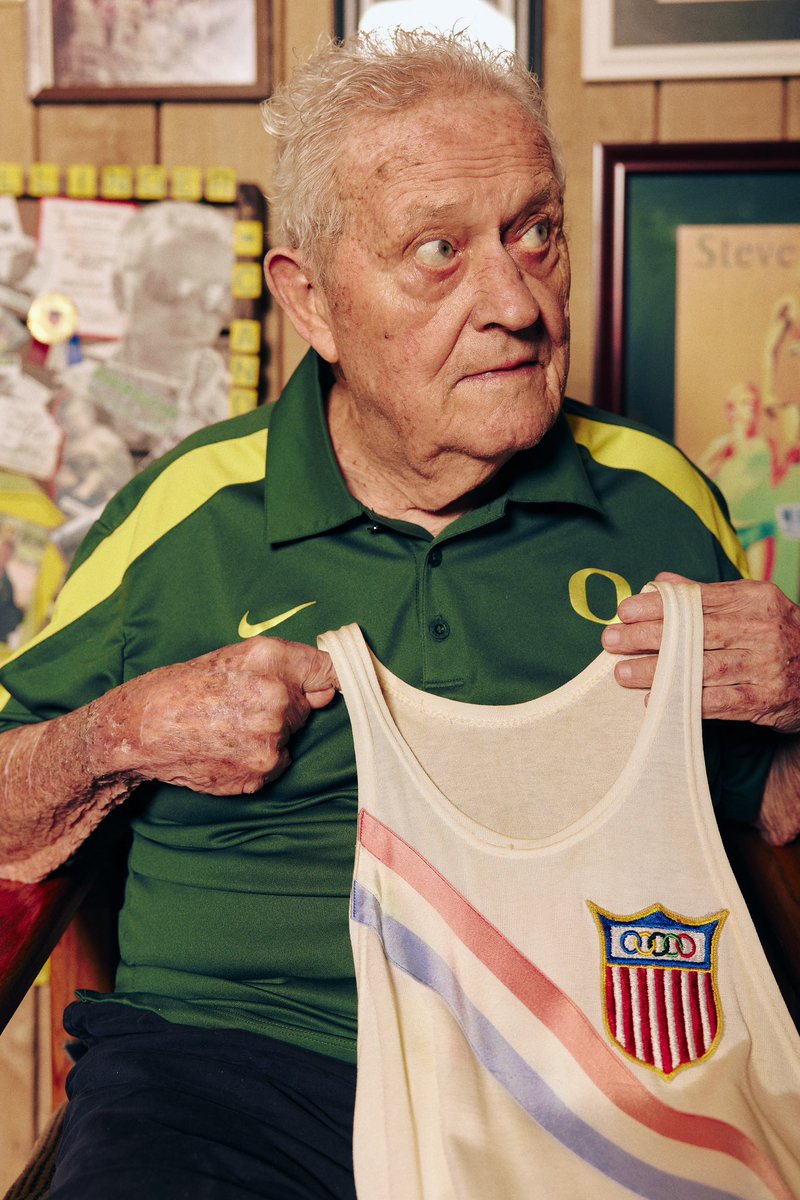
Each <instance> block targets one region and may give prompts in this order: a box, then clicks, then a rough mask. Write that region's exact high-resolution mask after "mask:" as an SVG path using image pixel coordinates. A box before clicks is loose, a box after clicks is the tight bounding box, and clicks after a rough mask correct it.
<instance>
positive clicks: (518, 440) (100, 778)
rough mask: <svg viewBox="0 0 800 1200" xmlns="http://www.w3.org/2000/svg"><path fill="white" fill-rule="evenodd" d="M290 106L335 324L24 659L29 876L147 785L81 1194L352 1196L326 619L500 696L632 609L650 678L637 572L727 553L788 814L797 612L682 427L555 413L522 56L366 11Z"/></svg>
mask: <svg viewBox="0 0 800 1200" xmlns="http://www.w3.org/2000/svg"><path fill="white" fill-rule="evenodd" d="M266 118H267V123H268V127H269V128H270V129H271V130H272V132H273V133H274V134H275V135H276V136H277V137H278V139H279V146H280V154H279V162H278V167H277V173H276V184H275V192H276V194H275V206H274V213H273V215H274V217H275V218H276V220H277V222H278V228H279V231H280V238H281V239H282V240H283V242H284V244H282V245H279V246H277V247H276V248H275V249H273V250H271V251H270V253H269V255H268V257H267V264H266V270H267V277H268V280H269V284H270V288H271V290H272V292H273V294H274V295H275V296H276V298H277V299H278V301H279V302H280V304H281V305H282V306H283V307H284V308H285V309H286V311H287V312H288V313H289V315H290V317H291V318H292V320H293V322H294V323H295V325H296V327H297V329H298V330H299V331H300V333H301V334H302V335H303V336H304V337H305V338H306V339H307V340H308V341H309V342H310V344H311V346H312V347H313V350H314V351H315V352H316V353H315V354H312V355H309V357H308V358H307V359H306V360H305V361H304V363H303V364H302V365H301V367H300V368H299V370H298V372H297V374H296V375H295V377H294V378H293V380H292V381H291V382H290V384H289V385H288V387H287V388H286V391H285V393H284V395H283V396H282V397H281V399H280V400H279V401H278V403H277V405H276V406H275V407H274V409H273V410H262V411H259V412H257V413H254V414H252V415H248V416H246V417H243V418H241V419H237V420H235V421H233V422H228V423H225V424H223V425H222V426H217V427H215V428H212V429H211V430H208V431H205V432H203V433H199V434H196V435H194V436H193V437H192V438H191V439H190V440H189V441H188V442H187V443H185V444H184V445H183V446H182V447H180V448H179V449H178V450H176V451H173V452H172V453H171V454H170V455H169V456H168V457H167V458H166V459H164V460H163V461H162V462H161V463H160V464H157V465H156V466H155V467H153V468H150V469H149V470H148V471H147V472H145V473H144V475H143V476H141V477H139V478H138V479H136V480H134V481H133V483H132V484H130V485H129V486H128V487H127V488H126V489H125V490H124V491H123V492H122V493H121V494H120V496H118V497H117V498H116V499H115V500H114V501H112V503H111V504H110V506H109V508H108V509H107V511H106V514H105V515H104V517H103V518H102V520H101V521H100V522H99V524H98V526H97V527H96V528H95V530H94V531H93V532H92V533H91V534H90V536H89V538H88V539H87V542H86V543H85V545H84V547H83V548H82V550H81V551H80V553H79V555H78V558H77V559H76V563H75V566H74V568H73V571H72V574H71V577H70V580H69V581H68V583H67V584H66V586H65V588H64V591H63V593H62V596H61V599H60V602H59V605H58V607H57V610H56V612H55V614H54V617H53V621H52V623H51V626H50V627H49V629H48V630H47V631H46V632H45V633H44V634H43V635H42V636H41V637H40V638H39V639H38V641H37V642H35V643H34V644H32V645H31V646H30V648H29V649H27V650H26V651H25V652H24V653H22V654H20V655H19V656H18V657H17V658H16V659H15V660H14V661H12V662H11V663H10V664H9V665H8V666H7V667H6V669H5V671H4V682H5V686H6V687H7V689H8V693H9V695H8V698H7V701H6V704H5V708H4V710H3V714H2V715H3V719H4V721H5V724H6V725H7V726H9V727H11V726H19V727H20V728H16V729H10V731H9V732H7V733H5V734H4V735H3V737H2V739H1V740H0V746H2V748H3V751H4V754H5V759H4V767H3V773H2V780H3V786H4V793H3V795H4V799H3V804H4V816H3V832H2V850H3V859H4V863H5V873H6V875H7V876H9V877H12V878H19V879H32V878H37V877H40V876H42V875H44V874H46V873H47V872H49V871H51V870H53V869H54V868H56V867H57V866H58V865H59V864H60V863H62V862H63V861H64V860H65V859H66V858H68V857H69V856H70V855H72V854H73V853H74V852H75V850H76V849H77V848H78V846H79V845H80V844H81V843H82V842H83V841H84V839H85V838H86V837H87V836H88V835H89V833H90V832H91V831H92V830H93V829H94V828H95V827H96V826H97V825H98V824H99V823H100V822H101V820H102V819H103V817H104V816H105V815H106V814H107V813H109V811H110V810H111V809H113V808H115V807H116V806H118V805H119V804H120V803H121V802H122V801H124V800H125V799H126V798H127V797H128V796H130V795H131V793H132V792H134V791H136V796H135V798H134V799H133V801H132V807H131V825H132V828H133V844H132V849H131V855H130V863H129V875H128V884H127V892H126V899H125V904H124V907H123V911H122V914H121V920H120V944H121V963H120V968H119V972H118V977H117V985H116V992H115V994H114V995H113V996H106V997H98V996H95V995H91V996H88V997H84V998H83V999H82V1000H81V1001H80V1002H79V1003H77V1004H74V1005H71V1006H70V1009H69V1010H68V1017H67V1025H68V1028H69V1029H70V1030H71V1031H72V1032H73V1033H74V1034H75V1035H76V1036H77V1037H78V1038H79V1039H80V1040H81V1041H82V1042H83V1044H84V1045H85V1046H87V1047H88V1050H87V1051H86V1053H85V1054H84V1056H83V1057H82V1058H81V1059H80V1060H79V1062H78V1066H77V1067H76V1069H75V1071H74V1072H73V1077H72V1081H71V1094H72V1103H71V1105H70V1115H69V1116H68V1119H67V1127H66V1133H65V1137H64V1143H63V1146H62V1151H61V1157H60V1162H59V1168H58V1172H57V1176H56V1184H55V1186H54V1189H53V1191H52V1193H51V1195H53V1196H55V1197H58V1198H63V1197H72V1196H78V1195H80V1196H81V1197H82V1198H84V1200H85V1198H86V1197H93V1196H97V1197H100V1196H102V1197H104V1198H105V1197H107V1196H108V1195H112V1194H114V1195H118V1196H122V1195H128V1194H131V1195H133V1194H134V1192H135V1194H136V1195H137V1196H138V1195H141V1194H147V1195H152V1196H159V1197H161V1196H179V1195H203V1196H214V1197H226V1198H227V1197H240V1196H241V1197H243V1196H245V1195H253V1194H257V1195H261V1196H275V1197H281V1198H284V1197H289V1196H292V1197H300V1196H302V1197H322V1196H327V1197H334V1196H335V1197H344V1196H352V1194H353V1184H352V1178H351V1173H350V1136H351V1134H350V1130H351V1118H352V1101H353V1088H354V1066H353V1064H354V1061H355V989H354V985H353V977H352V976H353V967H352V960H351V956H350V950H349V944H348V933H347V896H348V892H349V886H350V879H351V873H352V861H353V844H354V836H355V831H354V820H355V812H356V779H355V765H354V760H353V749H352V743H351V739H350V733H349V725H348V721H347V715H346V712H345V711H344V708H343V705H342V704H341V702H334V697H335V690H336V686H337V680H336V678H335V676H334V673H333V671H332V667H331V664H330V660H329V659H328V657H327V656H326V655H325V654H323V653H321V652H320V651H318V650H315V649H313V648H312V646H313V644H314V641H315V638H316V636H317V635H318V634H319V633H320V632H321V631H323V630H325V629H328V628H331V627H334V628H335V627H337V626H339V625H342V624H344V623H347V622H358V623H359V624H360V625H361V627H362V629H363V630H364V632H365V634H366V636H367V638H368V639H369V642H370V643H371V645H372V647H373V649H374V650H375V652H376V654H377V655H378V656H379V658H381V659H382V660H383V661H384V662H385V663H387V665H388V666H389V667H390V669H391V670H393V671H395V672H396V673H397V674H399V675H400V676H402V677H403V678H404V679H406V680H407V681H408V682H409V683H411V684H412V685H414V686H416V687H420V688H423V689H426V690H428V691H433V692H437V693H440V694H442V695H445V696H449V697H452V698H455V699H459V700H464V701H468V702H481V703H485V704H501V703H512V702H516V701H520V700H525V699H529V698H531V697H535V696H538V695H541V694H543V693H546V692H548V691H550V690H552V689H553V688H555V687H557V686H559V685H560V684H562V683H563V682H565V681H566V680H568V679H570V678H571V677H572V676H574V675H575V674H576V673H577V672H579V671H580V670H581V669H582V668H583V667H584V666H585V665H586V664H587V663H588V662H589V661H590V660H591V659H592V658H594V657H595V656H596V654H597V652H598V650H599V646H600V639H599V637H598V634H599V632H600V628H602V627H603V626H605V632H604V635H603V638H604V644H605V645H606V646H607V647H608V648H609V649H612V650H614V651H619V652H622V653H627V652H644V653H643V656H642V658H641V659H640V660H637V661H634V662H631V661H626V662H625V663H624V665H621V666H620V668H619V679H620V682H621V683H623V684H625V685H626V686H630V687H635V688H643V689H646V688H647V687H648V685H649V683H650V680H651V678H652V674H653V664H654V661H655V660H654V654H655V652H656V651H657V649H658V645H659V639H660V617H661V613H660V607H659V604H660V602H659V598H658V596H657V595H650V594H647V595H644V596H638V595H633V594H632V593H635V592H638V591H639V590H640V589H641V588H642V586H643V585H644V584H645V583H646V582H647V581H648V580H649V579H651V578H652V577H653V576H654V575H655V574H656V573H657V572H658V571H659V570H662V569H667V570H670V571H673V572H674V571H678V572H681V573H683V574H685V575H688V576H691V577H693V578H696V579H698V580H701V581H703V583H704V584H705V585H706V586H704V587H703V602H704V606H705V610H706V614H707V617H706V644H707V648H708V649H707V655H706V684H707V686H706V689H705V695H706V699H705V702H704V704H705V710H706V713H707V715H708V716H709V717H721V718H724V719H725V720H723V721H721V722H719V723H714V725H713V726H712V731H713V736H711V737H710V738H709V767H710V770H711V772H712V774H713V778H714V784H715V788H716V791H717V794H718V796H719V798H720V803H721V804H723V805H725V806H726V807H727V810H728V811H729V812H734V813H736V814H738V815H740V816H750V817H752V818H755V817H756V815H757V813H758V807H759V801H760V796H761V790H762V788H763V784H764V780H765V778H767V773H768V772H769V774H768V778H767V802H766V803H765V806H764V808H763V809H762V810H761V811H762V817H761V819H762V821H763V823H764V824H765V825H766V826H767V827H768V829H769V830H770V831H771V836H773V837H775V838H780V839H786V838H789V837H791V836H793V835H794V833H795V832H796V830H797V828H798V813H797V811H796V808H793V807H792V797H793V796H794V791H793V783H792V780H793V779H794V780H796V778H797V773H796V772H797V763H796V757H795V755H796V739H794V738H792V737H790V736H788V735H789V734H791V732H792V731H796V730H797V729H798V727H800V682H799V681H798V671H797V662H798V656H799V655H800V614H798V611H797V610H796V608H794V607H793V606H792V605H791V604H790V603H789V602H788V601H787V600H786V598H785V597H783V596H781V595H780V594H779V593H778V592H777V591H776V590H775V589H773V588H771V587H769V586H768V585H763V586H762V585H753V584H750V583H748V582H743V581H741V579H740V572H739V567H738V565H737V564H739V563H741V561H742V560H741V552H740V549H739V547H738V544H737V543H736V540H735V538H734V537H733V535H732V533H731V530H730V527H729V526H728V524H727V522H726V519H725V517H724V515H723V513H722V512H721V511H720V508H719V504H718V501H717V498H716V496H715V494H714V493H713V492H712V491H711V489H710V488H709V487H708V485H707V483H706V482H705V481H704V480H703V479H702V477H700V476H699V475H698V474H697V473H696V472H695V471H694V470H693V468H691V467H690V466H689V465H688V464H687V463H686V462H685V460H684V459H683V458H682V457H681V456H680V455H679V454H678V453H677V452H676V451H674V450H673V449H672V448H671V447H669V446H667V445H666V444H664V443H662V442H661V441H660V440H659V439H657V438H655V437H653V436H651V435H649V434H646V433H644V432H641V431H638V430H634V429H631V428H629V427H628V426H627V425H625V424H624V423H622V422H620V421H617V420H615V419H613V418H609V417H605V416H602V415H599V414H595V413H593V412H592V410H589V409H586V408H584V407H583V406H581V405H577V404H572V403H570V402H567V404H566V408H563V407H562V404H563V392H564V386H565V381H566V377H567V366H568V315H567V314H568V293H569V259H568V255H567V246H566V241H565V236H564V231H563V211H562V174H561V168H560V166H559V160H558V155H557V153H556V151H555V149H554V146H553V142H552V138H551V135H550V133H549V131H548V127H547V124H546V120H545V116H544V111H543V108H542V103H541V99H540V97H539V94H538V90H537V88H536V86H535V84H534V82H533V81H532V80H531V79H530V77H529V76H528V75H527V72H526V71H525V70H524V68H523V67H522V66H521V64H519V63H518V62H516V61H515V60H509V59H506V58H504V57H501V58H498V59H496V58H494V57H492V56H490V55H489V54H488V53H486V54H484V53H480V52H478V51H475V50H473V49H470V48H469V46H468V45H466V44H464V43H462V42H460V41H459V40H458V39H447V38H437V37H433V36H431V37H428V36H422V35H413V36H412V35H409V36H400V35H398V37H397V38H396V39H395V41H394V42H393V43H392V44H389V45H386V44H384V43H380V42H375V43H373V42H370V41H368V40H366V41H365V40H358V39H356V40H353V41H350V42H347V43H345V44H344V45H343V46H341V47H333V46H332V47H330V48H328V49H326V50H324V51H322V52H321V53H319V54H318V55H317V56H316V57H315V58H314V59H313V60H312V61H311V62H310V63H308V64H306V66H305V67H303V68H301V69H300V71H299V72H298V75H297V77H296V79H295V81H294V82H293V84H292V85H291V87H290V88H289V89H288V90H287V91H286V92H285V93H284V94H281V95H278V96H276V97H275V98H274V99H273V100H272V101H271V102H270V103H269V104H268V105H267V106H266ZM267 436H269V449H268V453H267V458H266V461H267V467H266V470H265V453H266V452H267ZM619 600H623V603H622V604H621V608H620V617H621V618H622V621H621V623H615V624H610V622H611V620H612V618H613V616H614V609H615V607H616V603H617V602H618V601H619ZM274 631H279V632H280V633H281V634H283V633H284V631H285V633H286V635H287V636H289V637H291V638H292V640H291V641H283V640H280V639H279V638H278V637H276V636H274ZM261 634H268V635H269V636H266V637H264V636H259V635H261ZM741 722H757V723H760V724H761V725H764V726H772V727H774V729H762V730H758V729H754V730H753V731H752V735H751V734H750V733H749V732H748V730H749V728H750V727H749V726H748V725H743V724H742V723H741ZM778 729H779V730H781V731H782V733H780V734H778V733H776V732H774V730H778ZM290 756H291V757H290ZM771 762H772V764H773V765H772V767H771V769H770V763H771Z"/></svg>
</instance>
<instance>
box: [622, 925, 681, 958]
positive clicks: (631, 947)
mask: <svg viewBox="0 0 800 1200" xmlns="http://www.w3.org/2000/svg"><path fill="white" fill-rule="evenodd" d="M619 944H620V946H621V947H622V949H623V950H624V952H625V953H626V954H631V955H633V954H635V955H637V956H639V957H641V958H692V957H693V956H694V955H695V954H696V953H697V943H696V941H695V939H694V938H693V937H692V935H691V934H690V933H686V932H685V931H684V930H682V931H681V932H679V933H678V932H669V933H668V932H665V931H664V930H661V929H658V930H653V931H651V932H645V931H644V930H639V929H626V930H625V932H624V933H623V935H622V937H621V938H620V940H619Z"/></svg>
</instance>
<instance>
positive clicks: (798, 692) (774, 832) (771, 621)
mask: <svg viewBox="0 0 800 1200" xmlns="http://www.w3.org/2000/svg"><path fill="white" fill-rule="evenodd" d="M661 579H663V580H666V581H667V582H672V583H688V582H689V580H686V579H684V578H683V576H681V575H672V574H669V573H667V572H664V573H662V574H660V575H657V576H656V580H657V581H658V580H661ZM700 594H701V597H702V601H703V616H704V622H703V625H704V646H705V649H704V652H703V716H704V717H715V718H717V719H718V720H719V719H721V720H732V721H733V720H737V721H753V722H755V723H756V724H758V725H769V726H771V727H772V728H774V729H777V730H780V731H781V732H783V733H786V734H793V735H794V736H792V737H786V738H782V739H781V740H780V741H779V742H778V743H777V745H776V748H775V753H774V756H773V760H772V766H771V768H770V772H769V775H768V777H767V782H766V786H765V789H764V799H763V803H762V805H761V812H760V814H759V818H758V822H757V823H758V826H759V828H760V829H761V833H762V835H763V837H764V838H765V839H766V841H768V842H770V843H771V844H772V845H773V846H781V845H785V844H786V843H787V842H791V841H793V840H794V838H796V837H797V835H798V834H799V833H800V736H798V733H800V608H798V606H797V605H796V604H793V603H792V602H791V600H789V599H788V598H787V597H786V596H785V595H784V594H783V592H782V591H780V589H779V588H777V587H775V585H774V584H771V583H759V582H756V581H755V580H745V579H740V580H736V581H735V582H732V583H708V584H701V586H700ZM619 617H620V621H621V624H619V625H610V626H609V627H608V628H607V629H606V630H605V631H604V633H603V645H604V646H605V648H606V650H609V651H610V652H611V653H612V654H635V655H642V657H641V658H635V659H632V660H628V661H626V662H624V663H620V664H619V665H618V666H617V668H616V672H615V673H616V677H617V679H618V681H619V682H620V683H621V684H622V685H623V686H624V687H633V688H649V687H650V686H651V684H652V682H653V676H654V674H655V665H656V654H657V652H658V648H659V646H660V645H661V633H662V630H663V610H662V604H661V597H660V595H659V594H658V592H655V591H651V592H643V593H641V594H640V595H638V596H630V597H629V598H628V599H627V600H623V602H622V604H621V605H620V606H619Z"/></svg>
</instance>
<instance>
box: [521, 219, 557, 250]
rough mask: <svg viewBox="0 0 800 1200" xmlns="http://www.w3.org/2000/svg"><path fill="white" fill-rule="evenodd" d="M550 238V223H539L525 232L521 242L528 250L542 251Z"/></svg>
mask: <svg viewBox="0 0 800 1200" xmlns="http://www.w3.org/2000/svg"><path fill="white" fill-rule="evenodd" d="M549 238H550V222H549V221H537V222H536V224H535V225H531V227H530V229H526V230H525V232H524V233H523V235H522V237H521V238H520V239H519V240H520V243H521V245H523V246H524V247H525V249H526V250H541V248H542V246H546V245H547V242H548V240H549Z"/></svg>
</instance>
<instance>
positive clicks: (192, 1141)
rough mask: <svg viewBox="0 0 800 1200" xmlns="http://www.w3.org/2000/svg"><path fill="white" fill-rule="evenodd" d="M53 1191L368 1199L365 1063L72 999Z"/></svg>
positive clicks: (165, 1199) (161, 1198) (77, 1198)
mask: <svg viewBox="0 0 800 1200" xmlns="http://www.w3.org/2000/svg"><path fill="white" fill-rule="evenodd" d="M64 1026H65V1028H66V1029H67V1031H68V1032H69V1033H71V1034H72V1035H73V1036H74V1037H76V1038H78V1039H79V1041H80V1042H81V1043H82V1045H81V1047H80V1050H81V1051H82V1052H81V1054H80V1057H79V1058H78V1061H77V1063H76V1065H75V1067H74V1068H73V1070H72V1071H71V1073H70V1076H69V1080H68V1083H67V1091H68V1094H69V1098H70V1103H69V1106H68V1110H67V1117H66V1121H65V1126H64V1133H63V1136H62V1140H61V1145H60V1147H59V1153H58V1162H57V1165H56V1174H55V1178H54V1180H53V1184H52V1187H51V1190H50V1193H49V1195H50V1197H51V1198H52V1200H128V1198H131V1200H132V1198H133V1197H136V1200H141V1198H142V1197H147V1198H148V1200H183V1198H184V1197H185V1198H186V1200H244V1198H245V1197H254V1196H258V1197H262V1198H267V1200H272V1198H274V1200H355V1188H354V1185H353V1167H352V1132H353V1102H354V1098H355V1076H356V1071H355V1067H353V1066H350V1065H349V1064H347V1063H341V1062H337V1061H336V1060H334V1059H330V1058H327V1057H324V1056H322V1055H318V1054H314V1053H312V1052H311V1051H309V1050H301V1049H298V1048H295V1047H292V1046H289V1045H286V1044H284V1043H283V1042H278V1041H274V1040H272V1039H271V1038H264V1037H261V1036H259V1035H257V1034H251V1033H247V1032H245V1031H242V1030H235V1029H234V1030H232V1029H211V1030H209V1029H197V1028H194V1027H191V1026H188V1025H174V1024H171V1023H170V1022H167V1021H164V1020H162V1019H161V1018H160V1017H157V1016H155V1015H154V1014H153V1013H150V1012H145V1011H142V1010H138V1009H135V1008H130V1007H128V1006H126V1005H123V1004H116V1003H112V1002H103V1003H90V1002H78V1003H75V1004H71V1005H70V1006H69V1007H68V1008H67V1010H66V1012H65V1014H64Z"/></svg>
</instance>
